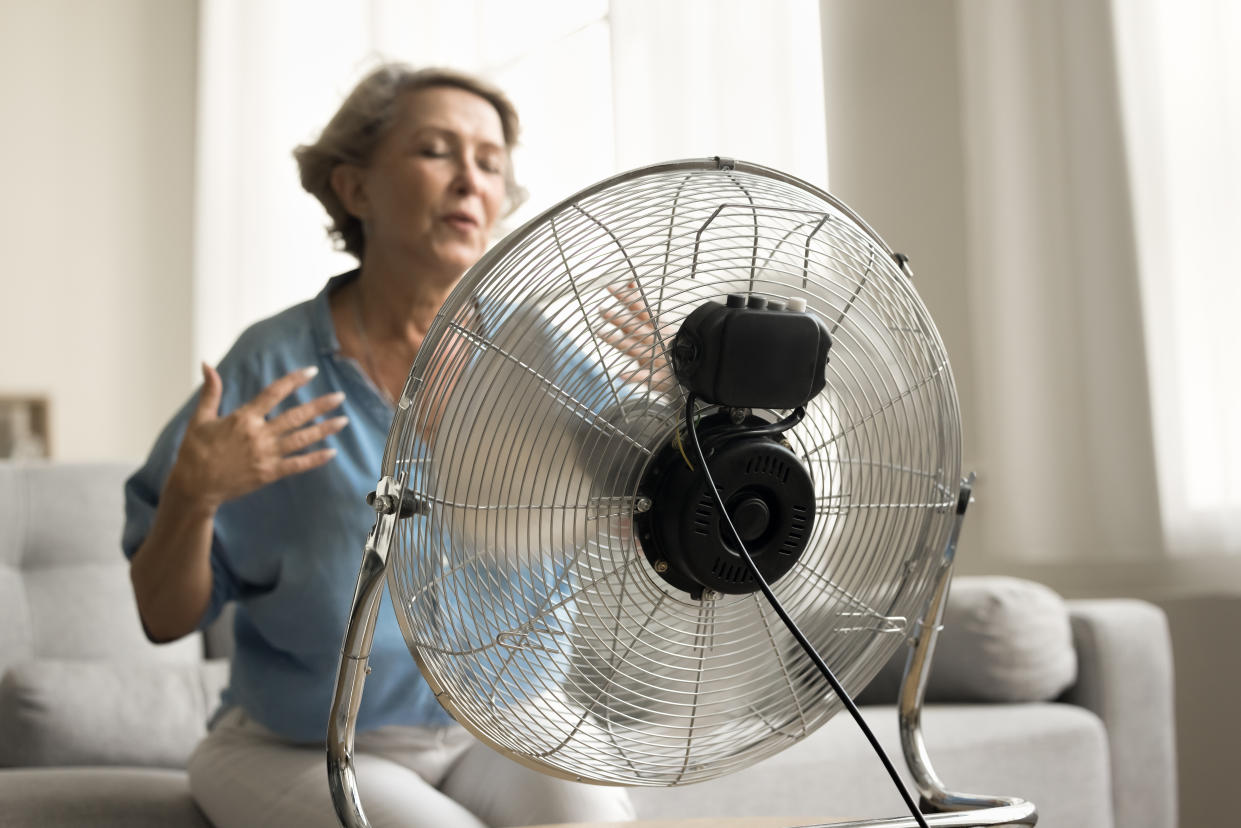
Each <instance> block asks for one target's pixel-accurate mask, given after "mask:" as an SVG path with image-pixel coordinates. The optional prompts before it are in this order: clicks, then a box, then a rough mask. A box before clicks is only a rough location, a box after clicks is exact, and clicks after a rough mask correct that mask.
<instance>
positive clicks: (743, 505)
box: [724, 495, 771, 546]
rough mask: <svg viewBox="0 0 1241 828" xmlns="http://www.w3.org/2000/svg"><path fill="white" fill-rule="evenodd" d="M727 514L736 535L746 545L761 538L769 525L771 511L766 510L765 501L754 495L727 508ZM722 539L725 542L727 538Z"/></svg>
mask: <svg viewBox="0 0 1241 828" xmlns="http://www.w3.org/2000/svg"><path fill="white" fill-rule="evenodd" d="M728 513H729V517H730V518H731V519H732V522H733V527H734V528H735V529H736V530H737V534H739V535H741V540H742V542H743V543H746V544H749V543H752V542H753V541H756V540H758V539H759V538H761V537H762V536H763V533H764V532H766V531H767V527H768V525H769V524H770V523H771V509H769V508H767V503H766V501H764V500H763V499H762V498H761V497H756V496H755V495H749V496H748V497H743V498H742V499H741V501H740V502H738V503H736V504H735V505H733V506H730V507H729V510H728ZM724 537H725V541H726V542H727V540H728V536H727V535H725V536H724ZM729 545H730V546H731V544H729Z"/></svg>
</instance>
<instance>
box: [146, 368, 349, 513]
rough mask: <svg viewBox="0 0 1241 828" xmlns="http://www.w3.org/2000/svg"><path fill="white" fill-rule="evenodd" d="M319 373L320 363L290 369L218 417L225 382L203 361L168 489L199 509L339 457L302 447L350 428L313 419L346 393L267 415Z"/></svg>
mask: <svg viewBox="0 0 1241 828" xmlns="http://www.w3.org/2000/svg"><path fill="white" fill-rule="evenodd" d="M317 373H318V368H316V367H314V366H311V367H310V368H303V369H301V370H298V371H293V372H291V373H288V374H285V375H284V376H283V377H281V378H280V379H278V380H276V381H275V382H273V383H272V384H271V385H269V386H267V387H266V388H264V389H263V390H262V391H260V392H259V393H258V394H257V395H256V396H255V397H254V399H252V400H250V401H249V402H247V403H245V404H244V405H242V406H240V407H239V408H237V410H235V411H233V412H232V413H231V414H229V415H228V416H226V417H221V416H220V396H221V395H222V393H223V391H224V384H223V382H222V381H221V379H220V375H219V373H217V372H216V370H215V369H214V368H212V367H211V366H209V365H206V364H205V363H204V365H203V387H202V392H201V393H200V394H199V397H198V407H197V408H196V409H195V410H194V413H193V415H192V416H191V417H190V421H189V425H188V426H187V427H186V430H185V437H184V438H183V439H182V441H181V449H180V451H179V452H178V454H177V460H176V463H175V464H174V465H173V468H172V472H171V473H170V474H169V478H168V483H167V486H168V488H169V489H172V490H174V491H176V492H177V493H178V494H180V495H181V496H182V497H185V498H189V499H192V500H193V501H195V502H196V503H197V504H198V505H199V506H200V507H205V508H207V509H211V510H214V509H215V508H217V507H218V506H219V505H220V504H221V503H223V502H225V501H226V500H231V499H233V498H235V497H240V496H242V495H244V494H248V493H250V492H252V491H254V490H255V489H258V488H261V487H262V486H265V485H267V484H268V483H271V482H273V481H275V480H279V479H280V478H282V477H287V476H289V475H291V474H300V473H302V472H306V471H310V470H311V469H314V468H317V467H319V466H322V465H323V464H324V463H327V462H328V461H330V460H331V459H332V458H333V457H334V456H335V455H336V450H335V449H332V448H323V449H318V450H317V451H310V452H306V453H305V454H298V453H297V452H300V451H301V450H302V449H304V448H306V447H308V446H311V445H313V444H315V443H317V442H319V441H320V440H322V439H324V438H325V437H328V436H330V435H332V434H335V433H337V432H338V431H340V430H341V429H343V428H344V427H345V426H346V425H348V423H349V418H348V417H332V418H330V419H327V420H323V421H322V422H318V423H311V421H312V420H314V419H315V418H316V417H319V416H320V415H322V414H325V413H327V412H328V411H331V410H332V409H334V408H336V407H337V406H339V405H340V404H341V403H342V402H343V401H344V399H345V395H344V394H343V393H341V392H336V393H332V394H324V395H323V396H321V397H316V398H315V399H313V400H311V401H310V402H307V403H303V404H302V405H298V406H294V407H293V408H290V409H289V410H288V411H285V412H283V413H282V414H280V415H279V416H277V417H274V418H272V419H270V420H269V419H267V415H268V414H270V413H271V412H272V410H273V409H275V407H276V406H277V405H279V404H280V402H281V401H282V400H284V399H285V398H286V397H288V396H289V395H290V394H292V393H293V392H294V391H296V390H297V389H298V388H301V387H302V386H303V385H305V384H306V383H307V382H309V381H310V380H311V379H312V378H314V376H315V375H316V374H317ZM307 423H311V424H310V425H307Z"/></svg>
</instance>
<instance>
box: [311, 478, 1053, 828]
mask: <svg viewBox="0 0 1241 828" xmlns="http://www.w3.org/2000/svg"><path fill="white" fill-rule="evenodd" d="M973 487H974V475H973V473H971V474H970V475H969V477H968V478H966V479H965V480H963V481H961V487H960V489H959V491H958V499H957V507H956V519H955V521H954V523H953V527H952V532H951V534H950V535H949V538H948V542H947V544H946V546H945V548H944V554H943V558H942V560H941V562H940V566H939V571H938V574H937V576H936V578H937V580H936V584H935V591H934V593H933V594H932V597H931V601H930V603H929V605H928V606H927V610H926V612H925V613H924V614H923V617H922V620H921V622H920V623H919V624H918V627H917V633H916V635H915V637H914V640H913V641H912V642H911V646H910V652H909V657H908V660H907V661H906V663H905V677H904V679H903V681H902V684H901V692H900V698H899V717H900V733H901V747H902V750H903V752H904V755H905V762H906V764H907V765H908V767H909V770H910V772H911V773H912V774H913V777H914V782H915V784H916V785H917V786H918V792H919V793H920V794H921V796H922V802H923V806H924V808H926V809H928V810H929V811H930V813H927V814H925V816H924V819H925V820H926V823H927V824H928V825H933V826H942V827H943V828H982V827H983V826H1004V825H1034V824H1035V823H1036V822H1037V821H1038V812H1037V810H1036V809H1035V807H1034V804H1033V803H1031V802H1028V801H1026V800H1023V799H1017V798H1012V797H999V796H985V795H979V794H968V793H958V792H954V791H950V790H948V789H947V788H946V787H945V786H944V783H943V782H942V781H941V780H940V778H939V776H938V775H937V774H936V773H935V769H934V768H933V767H932V766H931V758H930V755H929V753H928V751H927V747H926V742H925V740H924V739H923V736H922V702H923V697H924V694H925V691H926V683H927V678H928V677H929V676H930V672H931V659H932V657H933V656H934V654H935V643H936V640H937V638H938V637H939V631H940V629H941V628H942V625H943V619H944V608H945V606H946V604H947V599H948V589H949V586H950V585H951V582H952V569H953V563H954V562H955V559H956V551H957V540H958V539H959V538H960V535H961V526H962V524H963V523H964V520H965V510H966V507H968V505H969V503H970V499H971V496H972V492H973ZM371 505H372V506H373V507H374V509H375V512H376V518H375V525H374V527H373V528H372V529H371V533H370V535H369V536H368V537H367V539H366V546H365V549H364V551H363V554H362V565H361V568H360V570H359V572H358V584H357V588H356V589H355V591H354V596H353V605H352V607H351V608H350V611H349V627H348V629H347V630H346V632H345V639H344V644H343V645H342V647H341V657H340V669H339V671H338V673H337V677H336V690H335V692H334V694H333V697H332V709H331V717H330V719H329V721H328V738H327V771H328V785H329V787H330V789H331V792H332V804H333V806H334V807H335V809H336V816H337V819H339V820H340V824H341V825H342V826H345V828H370V822H369V821H368V820H367V818H366V813H365V811H364V810H363V809H362V798H361V796H360V795H359V793H358V783H357V776H356V774H355V772H354V765H353V753H354V733H355V730H356V726H357V718H358V708H359V707H360V705H361V703H362V686H363V684H365V682H366V674H367V673H369V672H370V668H369V667H368V666H367V661H368V659H369V658H370V651H371V641H372V639H373V638H374V636H375V622H376V620H377V619H378V617H379V606H380V599H381V598H382V597H383V586H384V577H385V575H386V572H387V567H388V551H389V549H390V548H391V545H392V540H393V534H394V531H395V528H396V522H397V520H398V519H399V517H400V516H401V514H400V512H401V509H402V506H403V505H407V504H402V502H401V487H400V485H399V484H398V483H397V482H396V481H395V480H393V479H392V478H391V477H385V478H384V479H383V480H381V481H379V485H378V486H377V487H376V491H375V495H374V497H373V498H372V503H371ZM807 828H919V826H918V823H917V821H916V820H915V819H914V818H913V817H912V816H905V817H896V818H890V819H878V820H863V821H856V822H843V823H841V822H837V823H832V824H831V825H830V826H829V825H823V826H808V827H807Z"/></svg>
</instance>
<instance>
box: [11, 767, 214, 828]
mask: <svg viewBox="0 0 1241 828" xmlns="http://www.w3.org/2000/svg"><path fill="white" fill-rule="evenodd" d="M0 825H3V826H4V827H5V828H48V826H56V825H61V826H65V825H81V826H87V825H89V826H90V828H169V826H180V827H181V828H211V824H210V823H209V822H207V818H206V817H204V816H203V813H202V811H200V810H199V809H198V806H197V805H195V804H194V800H193V799H191V798H190V791H189V785H188V784H187V783H186V780H185V772H184V771H174V770H164V769H154V768H54V769H48V768H42V769H39V770H22V769H14V770H3V771H0Z"/></svg>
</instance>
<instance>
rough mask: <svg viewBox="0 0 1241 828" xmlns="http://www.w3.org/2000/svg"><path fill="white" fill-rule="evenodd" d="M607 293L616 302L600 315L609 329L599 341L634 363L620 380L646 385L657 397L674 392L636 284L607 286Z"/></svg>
mask: <svg viewBox="0 0 1241 828" xmlns="http://www.w3.org/2000/svg"><path fill="white" fill-rule="evenodd" d="M608 293H610V294H612V296H613V297H614V298H615V299H616V304H614V305H609V306H606V307H604V308H603V310H602V312H601V314H602V316H603V318H604V320H605V321H606V322H607V323H608V324H610V325H611V326H612V327H611V328H608V329H605V330H604V331H603V340H604V341H605V342H607V343H608V344H609V345H611V346H612V347H613V348H615V349H616V350H618V351H620V352H621V353H622V354H625V355H626V356H629V357H632V358H633V359H634V360H635V361H636V362H637V363H638V367H637V368H636V369H635V370H632V371H626V372H624V373H622V374H621V378H622V379H624V380H625V381H626V382H639V383H643V384H646V383H649V384H650V388H651V390H652V391H655V392H657V393H667V392H669V391H671V390H672V389H674V388H676V376H675V375H674V374H673V371H672V365H671V364H670V363H669V362H668V358H667V356H665V354H664V350H663V348H661V347H660V344H661V343H660V341H659V338H658V337H657V336H656V335H655V325H654V323H653V322H652V321H651V314H650V311H649V310H647V304H646V302H645V301H643V298H642V292H641V291H640V290H638V285H637V283H636V282H632V281H631V282H627V283H626V284H625V286H624V287H623V288H615V287H612V286H611V285H609V286H608ZM664 344H666V343H664Z"/></svg>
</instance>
